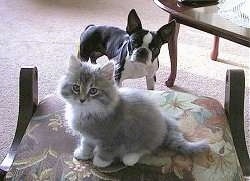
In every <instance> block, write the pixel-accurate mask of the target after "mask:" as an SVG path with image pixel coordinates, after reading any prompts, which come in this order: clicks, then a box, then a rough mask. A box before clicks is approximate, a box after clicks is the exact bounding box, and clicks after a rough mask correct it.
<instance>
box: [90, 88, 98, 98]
mask: <svg viewBox="0 0 250 181" xmlns="http://www.w3.org/2000/svg"><path fill="white" fill-rule="evenodd" d="M97 94H98V89H97V88H90V89H89V95H90V96H95V95H97Z"/></svg>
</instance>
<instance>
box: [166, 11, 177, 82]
mask: <svg viewBox="0 0 250 181" xmlns="http://www.w3.org/2000/svg"><path fill="white" fill-rule="evenodd" d="M173 19H174V17H173V16H172V15H170V16H169V22H170V21H172V20H173ZM179 29H180V24H179V23H176V26H175V32H174V33H173V35H172V36H171V38H170V40H169V42H168V51H169V57H170V63H171V72H170V75H169V77H168V80H167V81H166V82H165V85H166V86H167V87H173V85H174V81H175V78H176V73H177V38H178V34H179Z"/></svg>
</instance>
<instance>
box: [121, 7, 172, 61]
mask: <svg viewBox="0 0 250 181" xmlns="http://www.w3.org/2000/svg"><path fill="white" fill-rule="evenodd" d="M175 24H176V23H175V21H171V22H170V23H169V24H166V25H164V26H162V27H161V28H160V29H159V30H158V31H156V32H153V31H148V30H145V29H143V28H142V24H141V21H140V19H139V17H138V15H137V13H136V11H135V10H134V9H132V10H131V11H130V13H129V15H128V23H127V28H126V31H127V33H128V34H129V43H128V51H129V52H128V53H129V55H130V57H131V58H130V59H131V61H137V62H141V63H147V62H148V61H151V62H153V61H154V60H155V58H157V57H158V55H159V53H160V50H161V46H162V45H163V44H164V43H167V42H168V41H169V39H170V37H171V35H172V32H174V29H175Z"/></svg>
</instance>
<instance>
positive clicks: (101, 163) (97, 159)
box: [93, 156, 112, 167]
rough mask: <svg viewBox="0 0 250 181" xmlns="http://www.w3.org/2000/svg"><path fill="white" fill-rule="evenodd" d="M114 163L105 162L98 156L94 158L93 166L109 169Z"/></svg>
mask: <svg viewBox="0 0 250 181" xmlns="http://www.w3.org/2000/svg"><path fill="white" fill-rule="evenodd" d="M111 163H112V160H111V161H104V160H102V159H101V158H100V157H98V156H95V157H94V160H93V164H94V165H95V166H97V167H107V166H109V165H110V164H111Z"/></svg>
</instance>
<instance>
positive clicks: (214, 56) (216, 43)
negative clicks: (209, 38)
mask: <svg viewBox="0 0 250 181" xmlns="http://www.w3.org/2000/svg"><path fill="white" fill-rule="evenodd" d="M218 54H219V37H218V36H214V45H213V49H212V52H211V55H210V58H211V59H212V60H217V57H218Z"/></svg>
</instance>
